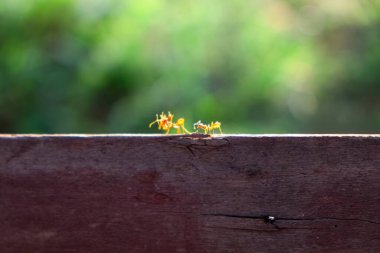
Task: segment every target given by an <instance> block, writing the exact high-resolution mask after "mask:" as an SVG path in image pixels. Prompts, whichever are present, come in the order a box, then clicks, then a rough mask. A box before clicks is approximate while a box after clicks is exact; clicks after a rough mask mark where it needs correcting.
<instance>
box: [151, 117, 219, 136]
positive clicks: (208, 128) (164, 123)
mask: <svg viewBox="0 0 380 253" xmlns="http://www.w3.org/2000/svg"><path fill="white" fill-rule="evenodd" d="M156 123H157V125H158V130H162V131H165V134H170V132H171V130H172V129H174V130H176V131H177V134H196V133H198V131H199V129H201V130H203V133H204V134H211V133H212V134H214V133H215V130H218V131H219V133H220V134H222V123H220V122H219V121H215V122H213V121H212V122H211V123H210V124H207V125H206V124H203V123H202V122H201V121H200V120H199V121H198V122H196V123H194V124H193V128H194V130H195V132H190V131H188V130H187V129H186V127H185V118H179V119H178V120H177V121H174V114H171V113H170V112H168V114H167V115H166V114H165V113H164V112H162V113H161V114H160V115H158V114H156V120H155V121H153V122H152V123H150V124H149V127H152V126H153V125H154V124H156Z"/></svg>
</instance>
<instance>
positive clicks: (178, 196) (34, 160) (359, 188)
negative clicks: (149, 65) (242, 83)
mask: <svg viewBox="0 0 380 253" xmlns="http://www.w3.org/2000/svg"><path fill="white" fill-rule="evenodd" d="M0 252H5V253H6V252H169V253H170V252H380V136H379V135H339V136H338V135H291V136H289V135H285V136H281V135H280V136H276V135H266V136H255V135H216V136H214V137H212V138H211V137H207V136H202V135H196V136H181V135H171V136H161V135H110V136H106V135H97V136H96V135H95V136H91V135H0Z"/></svg>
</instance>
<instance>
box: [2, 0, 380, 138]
mask: <svg viewBox="0 0 380 253" xmlns="http://www.w3.org/2000/svg"><path fill="white" fill-rule="evenodd" d="M168 110H169V111H171V112H172V113H174V114H175V115H176V117H177V118H178V117H180V116H181V117H185V118H186V121H187V122H186V123H187V128H191V125H192V123H193V122H195V121H198V120H199V119H201V120H202V121H203V122H209V121H212V120H214V121H215V120H219V121H221V122H222V124H223V125H222V127H223V130H224V132H226V133H349V132H357V133H376V132H379V129H380V113H379V111H380V1H377V0H314V1H313V0H308V1H306V0H267V1H246V0H235V1H217V0H208V1H200V0H179V1H169V0H134V1H133V0H128V1H127V0H126V1H122V0H107V1H103V0H54V1H51V0H2V1H0V132H2V133H71V132H74V133H154V132H157V129H149V128H148V126H147V125H148V124H149V122H151V121H153V120H154V119H155V114H156V113H160V112H161V111H168Z"/></svg>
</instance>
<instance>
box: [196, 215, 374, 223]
mask: <svg viewBox="0 0 380 253" xmlns="http://www.w3.org/2000/svg"><path fill="white" fill-rule="evenodd" d="M202 215H205V216H219V217H229V218H241V219H253V220H263V221H264V222H265V223H268V224H272V225H275V224H274V223H275V221H277V220H283V221H320V220H336V221H360V222H367V223H371V224H377V225H380V222H378V221H372V220H366V219H359V218H337V217H318V218H287V217H275V219H274V220H273V221H272V220H271V221H268V217H274V216H269V215H236V214H219V213H214V214H202Z"/></svg>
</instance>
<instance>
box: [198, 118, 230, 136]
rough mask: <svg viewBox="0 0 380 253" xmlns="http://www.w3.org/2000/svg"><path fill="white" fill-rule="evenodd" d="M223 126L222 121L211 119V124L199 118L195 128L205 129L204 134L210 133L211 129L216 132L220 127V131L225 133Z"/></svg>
mask: <svg viewBox="0 0 380 253" xmlns="http://www.w3.org/2000/svg"><path fill="white" fill-rule="evenodd" d="M221 126H222V123H220V122H219V121H215V122H213V121H211V124H208V125H206V124H203V123H202V122H201V121H200V120H199V121H198V122H197V123H195V124H194V129H202V130H203V131H204V134H209V133H210V132H211V131H212V133H213V134H214V132H215V129H218V130H219V133H220V134H223V133H222V128H221Z"/></svg>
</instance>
